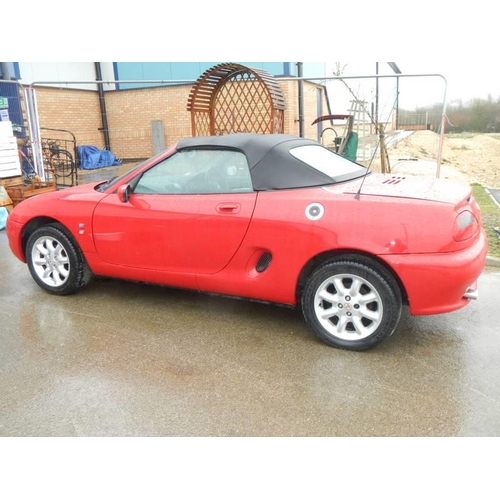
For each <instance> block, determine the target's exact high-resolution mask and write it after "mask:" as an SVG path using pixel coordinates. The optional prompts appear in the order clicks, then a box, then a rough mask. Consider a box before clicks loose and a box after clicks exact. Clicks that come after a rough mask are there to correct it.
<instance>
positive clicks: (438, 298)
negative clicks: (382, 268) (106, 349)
mask: <svg viewBox="0 0 500 500" xmlns="http://www.w3.org/2000/svg"><path fill="white" fill-rule="evenodd" d="M487 249H488V247H487V241H486V234H485V233H484V230H482V229H481V232H480V234H479V237H478V238H477V240H476V241H475V242H474V244H473V245H471V246H470V247H468V248H466V249H464V250H461V251H459V252H452V253H441V254H416V255H415V254H414V255H382V256H381V258H382V259H383V260H385V262H387V264H388V265H389V266H391V267H392V268H393V269H394V271H395V273H396V274H397V275H398V276H399V278H400V279H401V281H402V283H403V286H404V288H405V290H406V293H407V296H408V302H409V308H410V313H411V314H413V315H415V316H419V315H428V314H442V313H447V312H451V311H455V310H457V309H460V308H462V307H464V306H466V305H467V304H468V303H469V302H470V301H471V300H473V299H475V298H477V295H478V292H477V284H476V282H477V279H478V278H479V276H480V275H481V273H482V271H483V269H484V266H485V263H486V253H487Z"/></svg>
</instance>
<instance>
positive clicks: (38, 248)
mask: <svg viewBox="0 0 500 500" xmlns="http://www.w3.org/2000/svg"><path fill="white" fill-rule="evenodd" d="M26 261H27V263H28V268H29V270H30V273H31V276H32V277H33V279H34V280H35V281H36V282H37V283H38V285H39V286H40V287H42V288H43V289H44V290H46V291H48V292H50V293H54V294H56V295H69V294H71V293H74V292H76V291H78V290H79V289H80V288H83V287H84V286H85V285H87V283H88V282H89V281H90V279H91V277H92V273H91V272H90V269H89V267H88V265H87V262H86V261H85V257H84V256H83V254H82V252H81V250H80V248H79V247H78V245H77V244H76V242H75V241H74V240H73V238H72V236H71V235H70V234H69V233H68V232H67V230H66V229H65V228H64V227H63V226H61V225H59V224H51V225H48V226H42V227H40V228H38V229H37V230H36V231H34V232H33V234H32V235H31V236H30V237H29V239H28V244H27V246H26Z"/></svg>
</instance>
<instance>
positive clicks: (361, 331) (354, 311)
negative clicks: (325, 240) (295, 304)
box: [301, 256, 402, 350]
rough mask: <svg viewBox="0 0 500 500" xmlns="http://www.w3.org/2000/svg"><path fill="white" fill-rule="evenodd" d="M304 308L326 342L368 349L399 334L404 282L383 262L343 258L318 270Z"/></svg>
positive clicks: (309, 282)
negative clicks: (396, 277)
mask: <svg viewBox="0 0 500 500" xmlns="http://www.w3.org/2000/svg"><path fill="white" fill-rule="evenodd" d="M301 305H302V312H303V315H304V318H305V320H306V322H307V323H308V325H309V326H310V327H311V328H312V330H313V331H314V333H315V334H316V335H317V336H318V337H319V338H320V339H322V340H323V341H324V342H326V343H327V344H330V345H332V346H335V347H342V348H344V349H352V350H365V349H369V348H371V347H374V346H376V345H377V344H379V343H380V342H382V341H383V340H384V339H386V338H387V337H389V336H390V335H391V334H392V333H393V332H394V330H395V329H396V327H397V325H398V323H399V319H400V317H401V309H402V300H401V292H400V290H399V286H398V284H397V283H396V281H395V280H394V278H393V277H392V275H391V274H390V273H389V272H388V271H387V270H386V269H385V268H384V267H382V266H381V265H380V264H378V263H377V262H375V261H373V260H371V259H368V258H365V257H363V256H343V257H342V258H339V259H338V260H332V261H329V262H327V263H326V264H324V265H322V266H320V267H319V268H317V269H316V270H315V271H313V272H312V274H311V275H310V277H309V279H308V280H307V283H306V285H305V288H304V293H303V294H302V301H301Z"/></svg>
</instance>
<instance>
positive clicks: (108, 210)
mask: <svg viewBox="0 0 500 500" xmlns="http://www.w3.org/2000/svg"><path fill="white" fill-rule="evenodd" d="M129 184H130V185H131V187H132V194H131V196H130V198H129V200H128V201H127V202H126V203H123V202H121V201H120V199H119V197H118V194H116V193H112V194H110V195H109V196H107V197H106V198H105V199H103V200H102V201H101V202H100V203H99V204H98V206H97V207H96V210H95V212H94V217H93V233H94V241H95V245H96V249H97V252H98V254H99V257H100V258H101V259H102V260H103V261H105V262H107V263H112V264H117V265H120V266H128V267H134V268H142V269H149V270H151V269H154V270H159V271H167V272H173V273H189V274H194V273H198V274H215V273H217V272H219V271H220V270H221V269H223V268H224V267H225V266H226V265H227V264H228V263H229V261H230V260H231V258H232V257H233V255H234V254H235V253H236V251H237V249H238V247H239V245H240V244H241V242H242V240H243V238H244V236H245V234H246V231H247V229H248V226H249V223H250V220H251V217H252V214H253V210H254V207H255V202H256V196H257V194H256V193H255V192H254V191H253V188H252V183H251V179H250V174H249V170H248V164H247V162H246V158H245V156H244V155H243V154H242V153H239V152H236V151H230V150H189V151H181V152H177V153H175V154H174V155H173V156H170V157H168V158H167V159H165V160H163V161H162V162H160V163H158V164H156V165H154V166H153V167H151V168H149V169H148V170H146V171H145V172H143V173H142V174H141V175H140V176H138V177H137V178H136V179H134V180H133V181H131V182H130V183H129Z"/></svg>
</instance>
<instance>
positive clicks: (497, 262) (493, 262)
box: [486, 255, 500, 267]
mask: <svg viewBox="0 0 500 500" xmlns="http://www.w3.org/2000/svg"><path fill="white" fill-rule="evenodd" d="M486 265H487V266H490V267H500V259H499V258H498V257H490V256H489V255H487V256H486Z"/></svg>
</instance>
